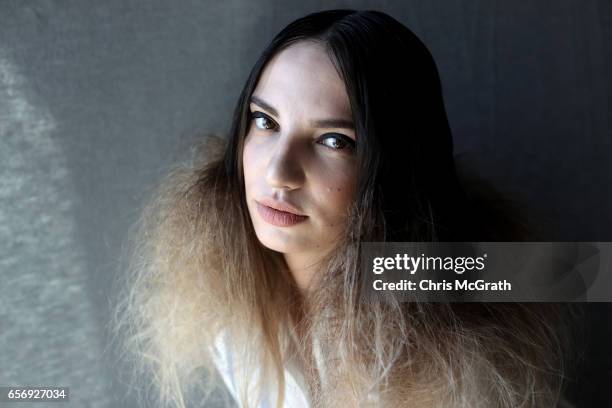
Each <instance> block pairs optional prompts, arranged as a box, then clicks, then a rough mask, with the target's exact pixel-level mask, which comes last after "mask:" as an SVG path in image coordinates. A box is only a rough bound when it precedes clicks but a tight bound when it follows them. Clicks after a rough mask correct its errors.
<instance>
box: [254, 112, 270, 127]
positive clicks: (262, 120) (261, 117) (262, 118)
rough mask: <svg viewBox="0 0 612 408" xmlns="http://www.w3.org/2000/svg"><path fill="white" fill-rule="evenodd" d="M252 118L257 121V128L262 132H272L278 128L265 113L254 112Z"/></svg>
mask: <svg viewBox="0 0 612 408" xmlns="http://www.w3.org/2000/svg"><path fill="white" fill-rule="evenodd" d="M251 118H253V120H255V126H257V127H258V128H259V129H262V130H271V129H274V128H275V126H276V123H274V121H273V120H272V119H270V117H269V116H268V115H266V114H265V113H263V112H259V111H256V112H253V113H251Z"/></svg>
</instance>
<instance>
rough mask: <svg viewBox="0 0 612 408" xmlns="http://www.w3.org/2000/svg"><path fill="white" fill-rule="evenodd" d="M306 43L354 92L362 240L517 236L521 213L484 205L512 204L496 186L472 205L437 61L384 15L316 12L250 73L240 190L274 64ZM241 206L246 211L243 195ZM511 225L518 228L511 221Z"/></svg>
mask: <svg viewBox="0 0 612 408" xmlns="http://www.w3.org/2000/svg"><path fill="white" fill-rule="evenodd" d="M300 40H310V41H318V42H320V43H322V44H324V45H325V47H326V50H327V52H328V54H329V57H330V58H331V60H332V62H333V63H334V64H335V66H336V68H337V70H338V73H339V74H340V75H341V77H342V78H343V80H344V83H345V86H346V91H347V94H348V97H349V101H350V106H351V110H352V112H353V117H354V123H355V128H356V136H357V137H356V139H357V143H356V150H357V162H358V165H359V172H358V188H357V202H356V206H357V207H358V208H359V209H360V211H361V212H362V214H363V215H364V216H363V217H358V218H359V219H360V220H363V223H364V225H360V229H361V233H360V235H361V237H362V238H367V239H368V240H371V241H418V240H442V241H459V240H478V239H480V240H487V239H489V238H503V237H504V234H505V235H506V236H505V239H507V240H510V238H511V237H512V238H517V237H518V236H517V235H518V234H517V231H518V230H519V227H521V226H519V224H518V221H519V214H518V213H517V211H516V208H512V207H511V206H510V205H506V206H505V210H503V209H502V208H501V207H495V208H494V207H491V205H486V204H485V203H484V202H483V201H484V200H489V201H490V200H491V199H496V200H498V201H499V202H501V201H503V200H504V198H503V197H502V196H501V195H500V194H499V193H498V192H496V191H495V190H494V189H493V187H492V186H488V190H487V191H488V194H486V195H483V194H482V192H481V194H480V195H479V196H477V197H475V196H472V197H470V196H468V194H467V193H466V191H465V189H464V188H463V187H462V185H461V183H460V181H459V179H458V177H457V173H456V169H455V164H454V160H453V139H452V136H451V131H450V127H449V124H448V119H447V116H446V111H445V108H444V102H443V98H442V89H441V84H440V77H439V75H438V70H437V68H436V64H435V62H434V59H433V57H432V55H431V54H430V52H429V51H428V49H427V47H426V46H425V45H424V44H423V43H422V42H421V40H419V38H418V37H417V36H416V35H415V34H414V33H413V32H412V31H410V30H409V29H408V28H407V27H406V26H404V25H403V24H401V23H400V22H398V21H397V20H395V19H394V18H392V17H390V16H389V15H387V14H385V13H382V12H378V11H355V10H330V11H323V12H318V13H313V14H310V15H307V16H305V17H303V18H300V19H298V20H296V21H294V22H292V23H291V24H289V25H288V26H287V27H285V28H284V29H283V30H282V31H281V32H279V33H278V34H277V35H276V37H274V39H273V40H272V41H271V43H270V44H269V45H268V47H266V49H265V50H264V51H263V53H262V54H261V56H260V57H259V59H258V60H257V62H256V63H255V65H254V67H253V69H252V70H251V73H250V74H249V77H248V80H247V82H246V84H245V86H244V88H243V90H242V93H241V95H240V98H239V99H238V103H237V105H236V108H235V111H234V117H233V127H232V129H231V131H230V135H229V142H228V146H229V147H228V149H227V151H226V154H225V157H224V163H225V169H226V171H227V176H228V178H229V180H231V182H232V183H234V184H235V188H233V189H232V190H234V191H236V192H240V193H241V194H243V190H242V188H241V186H242V185H243V171H242V160H241V157H242V146H243V144H244V138H245V135H246V132H247V130H248V127H249V120H250V117H249V108H248V106H249V98H250V96H251V94H252V92H253V90H254V89H255V86H256V85H257V81H258V79H259V76H260V75H261V72H262V71H263V69H264V68H265V66H266V64H267V62H268V61H269V60H270V59H271V58H272V57H273V56H274V55H276V54H277V53H279V52H280V51H281V50H282V49H284V48H286V47H288V46H290V45H291V44H294V43H296V42H298V41H300ZM237 198H238V197H237ZM238 201H239V202H241V203H243V205H246V204H244V203H245V199H244V196H243V195H241V196H240V197H239V200H238ZM243 210H246V207H245V208H243ZM504 211H505V214H504ZM243 213H245V214H246V213H247V212H246V211H244V212H243ZM508 216H513V217H514V218H515V222H514V223H512V222H506V220H505V218H504V217H508ZM525 232H526V231H525Z"/></svg>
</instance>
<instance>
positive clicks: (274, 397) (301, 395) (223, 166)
mask: <svg viewBox="0 0 612 408" xmlns="http://www.w3.org/2000/svg"><path fill="white" fill-rule="evenodd" d="M201 150H202V151H203V152H204V153H202V154H198V155H197V156H196V158H197V160H195V162H194V164H193V165H192V166H187V167H184V168H180V169H178V170H176V171H175V172H173V173H172V174H171V175H170V176H169V178H168V179H167V180H166V182H165V183H164V184H163V187H162V188H161V189H160V191H159V193H158V195H157V197H156V199H155V200H154V201H153V203H152V204H151V205H150V206H149V207H148V209H147V211H146V212H145V214H144V216H143V222H142V225H141V229H140V232H139V234H138V235H137V236H138V237H139V240H140V241H139V242H140V245H139V247H138V252H137V254H136V255H137V256H135V257H134V264H133V266H132V268H131V270H132V271H133V273H132V274H131V275H130V276H129V281H127V282H126V284H125V287H126V288H128V290H127V292H126V295H127V296H126V297H125V300H124V303H122V305H121V306H122V307H120V308H119V309H118V310H119V314H118V324H117V326H116V327H117V330H123V329H125V328H126V327H127V328H129V329H130V331H129V332H128V333H129V335H128V337H127V339H126V343H125V344H126V345H127V346H128V347H129V348H130V349H132V350H134V351H135V352H136V353H137V354H136V355H137V356H139V360H138V361H140V362H141V363H142V365H141V368H142V369H143V370H150V371H151V372H152V373H153V374H154V377H153V379H154V381H155V384H156V385H157V386H158V387H159V389H160V395H161V399H162V401H163V402H172V403H173V404H174V405H176V406H185V399H184V395H185V394H184V393H185V391H186V390H188V389H189V387H190V386H191V385H192V384H195V383H196V382H197V380H198V379H202V378H207V379H209V380H210V381H209V382H208V383H207V384H205V385H206V386H207V388H206V389H212V387H213V386H214V385H215V384H219V383H220V382H221V380H224V383H225V384H226V386H227V387H228V388H229V391H230V392H231V393H232V395H233V396H234V397H235V399H236V400H237V401H238V403H239V405H240V406H244V407H246V406H249V407H258V406H270V407H274V406H287V407H295V406H316V407H356V406H360V407H361V406H376V407H519V406H520V407H554V406H557V404H558V403H559V396H560V393H561V391H562V381H561V380H562V377H563V375H564V372H563V369H564V358H565V352H566V349H567V341H566V340H567V338H568V336H567V335H566V333H564V332H563V330H564V329H562V328H563V327H564V325H563V322H564V321H565V319H566V317H565V314H564V310H563V309H562V308H561V307H560V306H558V305H554V304H546V305H544V304H499V303H498V304H442V303H400V302H384V303H383V302H378V303H377V302H374V301H371V302H369V303H364V302H362V299H361V298H360V291H359V287H360V283H361V282H362V280H363V277H362V276H361V273H360V272H359V271H360V265H359V244H360V243H361V242H366V241H438V240H439V241H487V240H490V241H493V240H517V239H525V238H527V236H526V235H525V232H524V231H525V230H524V228H523V227H522V226H521V224H520V223H518V222H517V221H513V220H512V219H510V218H508V215H509V213H502V212H500V211H498V210H493V209H492V207H491V206H490V205H484V204H482V202H483V201H482V200H477V199H475V198H473V197H472V195H471V194H468V193H467V192H466V190H465V189H464V187H463V186H462V185H461V183H460V182H459V180H458V178H457V175H456V172H455V167H454V162H453V155H452V153H453V152H452V138H451V133H450V129H449V126H448V121H447V118H446V113H445V110H444V105H443V100H442V93H441V88H440V81H439V77H438V72H437V69H436V66H435V63H434V61H433V59H432V57H431V55H430V53H429V52H428V51H427V49H426V47H425V46H424V45H423V44H422V43H421V41H420V40H419V39H418V38H417V37H416V36H415V35H414V34H413V33H412V32H411V31H410V30H408V29H407V28H406V27H405V26H403V25H402V24H400V23H399V22H397V21H396V20H394V19H393V18H391V17H389V16H388V15H386V14H384V13H381V12H375V11H352V10H332V11H325V12H319V13H314V14H311V15H308V16H306V17H304V18H301V19H299V20H297V21H295V22H293V23H291V24H289V25H288V26H287V27H286V28H285V29H283V30H282V31H281V32H280V33H279V34H278V35H277V36H276V37H275V38H274V39H273V40H272V42H271V43H270V45H269V46H268V47H267V48H266V49H265V50H264V52H263V54H262V55H261V57H260V58H259V60H258V61H257V62H256V64H255V66H254V67H253V69H252V71H251V73H250V75H249V78H248V80H247V83H246V85H245V87H244V89H243V91H242V93H241V95H240V98H239V100H238V103H237V106H236V110H235V113H234V118H233V126H232V129H231V132H230V134H229V138H228V140H227V142H226V143H221V145H220V146H218V147H217V148H213V145H212V144H206V145H205V147H204V148H203V149H201ZM201 368H203V369H206V371H205V372H204V373H202V372H201V371H200V370H199V369H201ZM283 404H285V405H283Z"/></svg>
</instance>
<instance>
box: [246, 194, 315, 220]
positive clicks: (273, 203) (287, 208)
mask: <svg viewBox="0 0 612 408" xmlns="http://www.w3.org/2000/svg"><path fill="white" fill-rule="evenodd" d="M256 202H258V203H259V204H263V205H265V206H266V207H270V208H273V209H275V210H278V211H283V212H287V213H291V214H294V215H299V216H303V217H305V216H306V215H304V214H302V212H301V211H300V210H298V209H297V208H295V207H294V206H293V205H291V204H289V203H288V202H286V201H277V200H274V199H272V198H262V199H261V200H256Z"/></svg>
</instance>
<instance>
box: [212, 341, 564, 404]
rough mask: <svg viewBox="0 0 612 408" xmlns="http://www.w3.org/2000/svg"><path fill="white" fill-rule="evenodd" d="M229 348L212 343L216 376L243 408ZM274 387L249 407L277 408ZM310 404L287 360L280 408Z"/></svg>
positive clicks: (296, 371) (251, 399) (300, 378)
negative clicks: (283, 394) (219, 375)
mask: <svg viewBox="0 0 612 408" xmlns="http://www.w3.org/2000/svg"><path fill="white" fill-rule="evenodd" d="M228 344H230V343H229V342H228V341H227V339H224V338H223V335H220V336H219V337H217V340H216V342H215V347H214V352H213V359H214V362H215V365H216V367H217V370H218V371H219V374H221V377H222V378H223V381H224V382H225V385H226V386H227V388H228V390H229V391H230V393H231V394H232V397H234V400H235V401H236V403H237V404H238V407H240V408H243V405H242V403H241V401H240V394H239V390H240V391H241V390H244V389H245V388H244V385H242V384H238V378H236V377H237V376H236V372H237V371H238V370H240V362H239V361H238V360H239V359H237V358H236V355H235V354H234V353H233V352H232V350H230V348H229V347H228ZM314 353H315V361H316V362H317V365H318V366H319V369H320V368H321V367H320V364H319V361H321V360H320V359H321V357H322V356H321V355H320V350H319V349H318V347H317V344H315V345H314ZM258 378H259V372H258V371H257V369H256V370H255V372H253V373H252V375H251V376H250V379H249V381H251V380H252V382H250V383H249V388H251V387H253V386H254V381H255V380H256V379H258ZM277 392H278V391H277V387H271V386H270V384H269V383H266V384H265V386H263V387H262V395H261V398H260V400H259V401H260V402H259V405H255V402H256V398H255V395H254V393H251V392H249V393H248V394H247V395H248V397H247V398H248V403H249V407H253V408H276V403H277V395H278V394H277ZM368 397H369V399H370V401H373V400H375V397H374V396H373V395H368ZM311 406H312V402H311V400H310V396H309V395H308V391H307V387H306V385H305V383H304V379H303V376H302V374H301V373H300V371H299V368H298V366H297V364H296V362H295V361H294V360H289V361H288V362H287V364H286V365H285V400H284V403H283V408H310V407H311ZM557 408H574V405H573V404H571V403H569V401H567V400H566V399H565V398H563V397H561V399H560V400H559V402H558V404H557Z"/></svg>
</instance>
